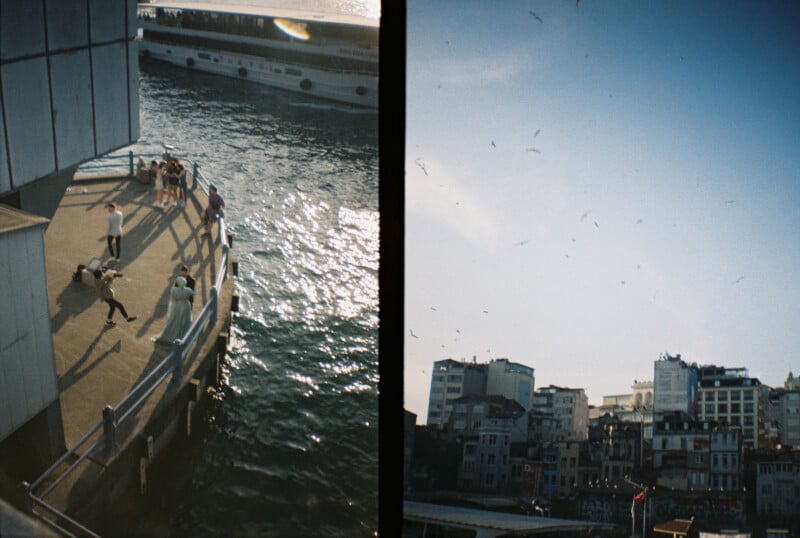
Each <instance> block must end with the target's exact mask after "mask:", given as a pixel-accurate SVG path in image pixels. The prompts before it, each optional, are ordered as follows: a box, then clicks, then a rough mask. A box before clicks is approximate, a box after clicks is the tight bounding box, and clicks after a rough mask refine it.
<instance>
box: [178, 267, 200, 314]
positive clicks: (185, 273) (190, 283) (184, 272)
mask: <svg viewBox="0 0 800 538" xmlns="http://www.w3.org/2000/svg"><path fill="white" fill-rule="evenodd" d="M180 276H182V277H183V278H185V279H186V287H187V288H189V289H190V290H192V295H190V296H189V307H192V306H194V293H195V291H196V290H195V284H196V281H195V279H194V277H192V275H190V274H189V268H188V267H187V266H185V265H182V266H181V274H180ZM175 285H176V286H177V285H178V283H177V282H175Z"/></svg>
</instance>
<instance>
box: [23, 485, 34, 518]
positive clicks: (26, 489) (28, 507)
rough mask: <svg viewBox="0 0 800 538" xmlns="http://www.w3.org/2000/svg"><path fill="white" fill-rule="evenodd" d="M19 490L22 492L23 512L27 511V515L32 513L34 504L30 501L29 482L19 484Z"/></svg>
mask: <svg viewBox="0 0 800 538" xmlns="http://www.w3.org/2000/svg"><path fill="white" fill-rule="evenodd" d="M19 489H20V490H21V491H22V496H23V499H22V502H23V504H24V505H25V510H27V511H28V513H29V514H32V513H33V508H34V503H33V499H31V485H30V483H29V482H25V481H23V482H20V484H19Z"/></svg>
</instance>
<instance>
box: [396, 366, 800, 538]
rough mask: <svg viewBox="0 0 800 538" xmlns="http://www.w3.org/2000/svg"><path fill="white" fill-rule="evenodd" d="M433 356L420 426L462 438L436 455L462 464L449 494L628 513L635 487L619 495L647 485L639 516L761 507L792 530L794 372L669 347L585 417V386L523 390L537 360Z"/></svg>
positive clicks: (798, 509)
mask: <svg viewBox="0 0 800 538" xmlns="http://www.w3.org/2000/svg"><path fill="white" fill-rule="evenodd" d="M435 364H436V372H435V374H434V379H433V380H432V383H431V396H430V399H431V401H432V402H436V403H437V404H439V405H438V407H437V408H436V409H434V411H436V410H442V411H446V412H445V414H444V415H434V417H435V418H436V419H437V420H438V422H436V423H431V424H429V426H428V428H433V429H434V430H437V431H440V432H441V438H442V439H446V440H447V442H448V443H450V444H455V445H456V446H458V447H460V450H459V452H460V460H459V461H457V462H453V461H452V460H448V461H447V462H441V464H440V465H439V467H440V468H442V469H444V468H446V467H448V466H449V465H454V467H455V468H457V469H458V472H457V475H458V477H457V480H454V485H453V488H454V490H455V491H457V492H465V493H470V494H471V495H473V496H474V495H476V494H477V495H480V496H492V495H498V496H506V497H507V498H513V499H516V498H528V499H535V500H536V502H537V503H539V504H537V508H536V510H541V509H542V506H545V507H547V510H548V511H549V510H550V509H551V506H552V510H553V515H554V516H558V515H559V514H560V515H561V517H565V516H567V517H569V516H571V515H574V514H573V513H570V512H569V511H567V512H563V510H569V508H567V507H569V506H572V507H573V508H572V509H574V510H576V512H575V513H577V514H581V515H583V516H584V517H587V518H588V517H590V516H591V517H600V518H605V519H602V521H614V522H617V523H620V524H629V522H630V514H631V504H630V502H631V501H630V497H628V498H627V500H626V499H625V498H623V499H620V498H618V493H619V492H623V493H622V494H623V496H628V495H629V493H627V492H632V493H630V495H631V496H632V495H634V494H636V493H638V492H639V491H640V490H639V489H637V487H636V486H635V484H642V485H643V486H641V487H645V486H646V487H647V488H648V496H647V498H648V499H649V500H648V501H647V502H648V503H650V504H649V505H648V506H649V507H648V514H649V515H648V516H647V517H648V518H655V517H658V516H657V515H658V514H671V515H673V516H674V517H684V518H687V519H688V518H690V517H692V516H696V517H697V518H698V521H700V520H702V521H704V522H706V523H709V522H710V523H711V524H713V525H717V526H718V527H719V528H730V527H732V526H736V525H740V524H742V522H743V521H744V520H745V514H746V513H751V514H755V513H758V514H763V515H765V516H769V515H780V516H781V517H787V518H790V519H791V518H796V519H797V528H798V529H800V505H798V504H797V503H798V501H797V498H798V497H799V496H800V495H799V494H798V492H800V380H798V379H796V378H794V376H793V375H792V374H791V373H790V374H789V376H788V377H787V379H786V382H785V383H784V386H783V387H782V388H776V389H771V388H769V387H767V386H765V385H763V384H762V383H761V382H760V380H759V379H757V378H754V377H751V376H750V375H749V373H748V371H747V369H746V368H742V367H735V368H731V367H724V366H717V365H713V364H711V365H701V366H698V365H697V363H687V362H686V361H684V360H683V359H682V358H681V356H680V355H675V356H671V355H668V354H665V355H661V356H659V357H658V359H656V360H655V361H654V362H653V374H654V375H653V380H652V381H638V380H637V381H634V383H633V385H632V386H631V391H630V392H628V393H625V394H614V395H610V396H604V397H603V403H602V404H601V405H600V406H597V407H596V408H592V409H591V419H590V409H589V405H588V398H587V396H586V394H585V391H584V390H583V389H579V388H568V387H560V386H558V385H552V384H551V385H548V386H545V387H541V388H538V389H535V390H534V391H533V393H532V397H531V399H530V400H527V398H528V396H529V390H528V383H530V387H533V368H529V367H527V366H523V365H516V364H514V363H511V362H509V361H508V360H507V359H500V360H498V361H492V362H491V363H488V364H486V363H485V364H478V363H476V362H475V361H473V362H472V363H466V362H463V361H462V362H457V361H452V360H446V361H439V362H437V363H435ZM437 376H438V377H437ZM449 376H453V377H449ZM491 391H497V392H498V393H492V392H491ZM467 392H470V393H469V394H467ZM499 392H502V394H499ZM445 415H446V417H447V418H446V420H442V416H445ZM450 454H451V458H452V454H454V452H452V451H451V452H450ZM427 465H428V469H429V471H428V472H431V469H435V468H437V466H436V465H435V464H431V463H430V462H428V463H427ZM412 467H413V464H412ZM439 485H440V486H441V483H439ZM626 502H627V504H626ZM542 503H543V504H542ZM551 503H552V505H551ZM559 503H561V504H559ZM570 503H572V504H570ZM559 507H561V508H559ZM599 507H602V509H601V508H599ZM524 510H528V511H527V512H526V513H531V512H530V510H531V507H530V506H528V507H527V508H524ZM636 513H637V518H638V517H639V515H640V514H642V511H641V509H638V510H637V511H636ZM653 522H654V521H650V524H652V523H653Z"/></svg>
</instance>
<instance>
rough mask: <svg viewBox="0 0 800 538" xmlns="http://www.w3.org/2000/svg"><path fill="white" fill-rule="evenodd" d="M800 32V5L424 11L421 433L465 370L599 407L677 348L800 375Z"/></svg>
mask: <svg viewBox="0 0 800 538" xmlns="http://www.w3.org/2000/svg"><path fill="white" fill-rule="evenodd" d="M531 12H533V13H534V14H535V15H536V16H537V17H539V18H540V19H541V22H540V21H539V20H537V19H536V18H535V17H534V15H533V14H531ZM799 27H800V13H799V12H798V9H797V8H795V7H794V6H793V4H792V3H790V2H769V3H761V2H710V1H703V2H690V1H669V2H667V1H664V2H641V1H614V2H605V1H603V2H601V1H597V0H595V1H591V0H583V1H581V2H580V4H579V5H578V6H576V5H575V3H571V2H562V1H552V2H548V1H532V0H531V1H525V2H517V1H507V2H502V3H496V2H489V1H458V2H456V1H435V2H430V1H427V0H408V3H407V28H408V35H407V72H406V77H407V88H406V110H407V119H406V165H405V169H406V176H405V186H406V213H405V218H406V230H405V242H406V245H405V246H406V252H405V256H406V267H405V278H406V280H405V293H406V299H405V325H406V329H405V334H406V336H405V351H404V354H405V376H404V383H405V384H404V392H405V398H404V400H405V402H404V403H405V407H406V408H407V409H409V410H411V411H413V412H415V413H417V414H418V416H419V417H418V422H419V423H424V422H425V419H426V413H427V396H428V390H429V388H430V373H431V370H430V367H431V365H432V363H433V361H435V360H440V359H444V358H453V359H456V360H460V359H462V358H466V359H467V360H471V359H472V357H473V356H476V357H477V360H478V361H488V360H489V359H491V358H501V357H505V358H508V359H509V360H511V361H513V362H519V363H522V364H526V365H529V366H532V367H533V368H535V372H536V386H537V387H541V386H547V385H550V384H555V385H561V386H570V387H583V388H585V389H586V390H587V394H588V395H589V401H590V403H600V401H601V399H602V396H603V395H610V394H621V393H627V392H629V391H630V386H631V385H632V384H633V382H634V380H640V381H641V380H647V379H652V378H653V362H654V361H655V360H656V359H657V358H658V356H659V355H660V354H661V353H664V352H669V353H671V354H676V353H680V354H681V355H682V356H683V358H684V359H685V360H687V361H689V362H697V363H699V364H718V365H723V366H729V367H739V366H744V367H747V368H749V370H750V374H751V375H752V376H754V377H758V378H759V379H761V381H762V382H763V383H766V384H768V385H772V386H782V383H783V380H784V378H785V376H786V374H787V373H788V372H789V371H790V370H792V371H794V372H795V373H798V372H800V351H798V350H799V349H800V337H799V336H798V331H797V330H796V320H797V319H800V288H799V287H798V285H799V284H800V277H798V268H800V233H798V231H800V209H798V203H800V174H799V173H798V169H799V168H800V157H798V155H800V153H798V151H797V148H796V146H797V144H798V141H800V122H799V120H800V104H798V103H800V99H798V98H797V96H798V88H799V87H800V36H799V35H798V33H797V31H796V29H797V28H799ZM412 332H413V335H414V336H412V334H411V333H412Z"/></svg>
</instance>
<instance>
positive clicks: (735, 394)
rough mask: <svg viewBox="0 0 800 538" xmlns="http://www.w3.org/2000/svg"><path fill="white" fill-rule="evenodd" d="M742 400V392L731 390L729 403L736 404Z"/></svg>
mask: <svg viewBox="0 0 800 538" xmlns="http://www.w3.org/2000/svg"><path fill="white" fill-rule="evenodd" d="M741 399H742V392H741V391H739V390H732V391H731V401H732V402H738V401H740V400H741Z"/></svg>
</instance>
